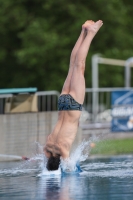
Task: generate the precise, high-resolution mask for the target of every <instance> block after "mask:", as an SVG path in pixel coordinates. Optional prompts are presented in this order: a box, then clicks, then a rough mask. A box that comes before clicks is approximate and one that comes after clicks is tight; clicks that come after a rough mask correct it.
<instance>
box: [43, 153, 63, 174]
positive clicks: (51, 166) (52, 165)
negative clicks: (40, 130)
mask: <svg viewBox="0 0 133 200" xmlns="http://www.w3.org/2000/svg"><path fill="white" fill-rule="evenodd" d="M59 165H60V156H58V157H53V156H51V157H50V158H49V159H48V162H47V165H46V168H47V169H48V170H49V171H53V170H57V169H58V168H59Z"/></svg>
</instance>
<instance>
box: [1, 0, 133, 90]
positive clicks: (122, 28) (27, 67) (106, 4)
mask: <svg viewBox="0 0 133 200" xmlns="http://www.w3.org/2000/svg"><path fill="white" fill-rule="evenodd" d="M132 10H133V3H132V1H131V0H110V1H105V0H94V1H91V2H90V1H86V0H78V1H72V0H71V1H70V0H68V1H67V2H66V1H64V0H58V1H54V0H49V1H44V0H32V1H31V0H17V1H16V0H6V1H5V0H0V27H1V28H0V38H1V39H0V69H1V70H0V87H1V88H11V87H34V86H36V87H38V89H39V90H53V89H55V90H60V89H61V87H62V84H63V82H64V80H65V77H66V75H67V72H68V67H69V57H70V53H71V50H72V48H73V45H74V43H75V42H76V39H77V37H78V35H79V33H80V29H81V26H82V24H83V23H84V22H85V21H86V20H87V19H93V20H94V21H96V20H98V19H102V20H103V22H104V26H103V27H102V29H101V30H100V31H99V33H98V34H97V35H96V37H95V39H94V40H93V42H92V46H91V48H90V51H89V55H88V59H87V66H86V75H85V76H86V86H87V87H91V57H92V55H93V54H96V53H101V54H102V56H103V57H108V58H116V59H123V60H125V59H128V58H129V57H132V48H133V47H132V46H133V45H132V44H133V37H132V35H133V27H132V18H131V16H132ZM99 76H100V86H101V87H118V86H124V68H121V67H112V66H105V65H102V66H100V73H99ZM132 84H133V82H132Z"/></svg>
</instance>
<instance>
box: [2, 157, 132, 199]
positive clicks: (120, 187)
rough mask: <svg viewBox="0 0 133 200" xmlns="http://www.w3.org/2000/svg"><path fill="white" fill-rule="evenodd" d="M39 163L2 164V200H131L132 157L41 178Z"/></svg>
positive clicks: (84, 164)
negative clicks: (72, 172)
mask: <svg viewBox="0 0 133 200" xmlns="http://www.w3.org/2000/svg"><path fill="white" fill-rule="evenodd" d="M39 166H40V163H39V162H38V161H36V160H32V161H30V162H29V161H21V162H1V163H0V200H81V199H82V200H110V199H111V200H132V199H133V156H132V155H130V156H116V157H110V158H93V159H87V160H85V161H82V162H81V163H80V166H81V168H82V170H83V172H81V173H79V174H71V173H70V174H67V175H62V174H57V175H53V176H48V175H47V176H46V175H42V176H38V175H39V174H41V172H42V168H40V167H39Z"/></svg>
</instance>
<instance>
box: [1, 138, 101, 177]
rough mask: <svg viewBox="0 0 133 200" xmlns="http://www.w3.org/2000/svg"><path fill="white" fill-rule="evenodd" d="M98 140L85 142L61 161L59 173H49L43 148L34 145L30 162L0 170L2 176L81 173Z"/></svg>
mask: <svg viewBox="0 0 133 200" xmlns="http://www.w3.org/2000/svg"><path fill="white" fill-rule="evenodd" d="M97 139H98V138H94V137H93V138H91V139H90V140H89V141H85V140H84V141H83V142H82V143H81V144H80V145H79V146H78V147H77V148H76V149H75V151H73V152H72V153H71V155H70V158H68V159H65V160H64V159H61V164H60V168H59V170H57V171H53V172H49V171H48V170H47V169H46V164H47V160H48V159H47V158H46V157H45V155H44V153H43V146H42V145H40V144H39V143H38V142H35V143H34V144H33V145H32V155H31V156H30V159H29V160H26V161H22V162H21V164H19V166H18V167H16V168H12V169H3V170H0V175H6V176H11V175H20V174H25V173H31V172H33V171H34V172H41V173H40V174H39V176H41V175H53V174H54V175H60V174H61V171H63V172H66V173H68V172H80V169H79V163H80V162H82V161H85V160H86V159H87V158H88V155H89V152H90V150H91V146H90V144H91V143H92V141H96V140H97Z"/></svg>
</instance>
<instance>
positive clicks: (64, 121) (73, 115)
mask: <svg viewBox="0 0 133 200" xmlns="http://www.w3.org/2000/svg"><path fill="white" fill-rule="evenodd" d="M80 114H81V111H77V110H71V111H66V110H65V111H59V117H58V122H57V124H56V126H55V128H54V130H53V132H52V133H51V134H50V135H49V136H48V138H47V142H46V145H45V147H44V153H45V155H46V156H47V157H50V156H51V153H52V155H53V156H57V155H60V156H61V157H62V158H68V157H69V152H70V149H71V146H72V143H73V141H74V139H75V136H76V133H77V129H78V124H79V118H80Z"/></svg>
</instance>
